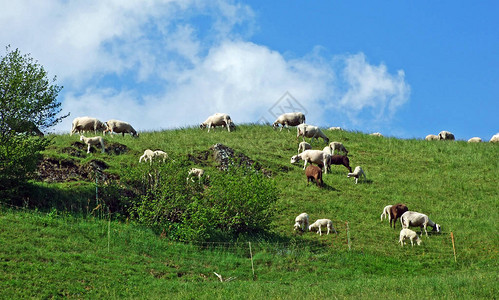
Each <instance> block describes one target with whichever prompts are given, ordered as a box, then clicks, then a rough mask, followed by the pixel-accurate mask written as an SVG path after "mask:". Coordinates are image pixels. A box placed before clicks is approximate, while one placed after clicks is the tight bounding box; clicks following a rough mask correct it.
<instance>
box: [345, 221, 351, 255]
mask: <svg viewBox="0 0 499 300" xmlns="http://www.w3.org/2000/svg"><path fill="white" fill-rule="evenodd" d="M345 225H346V227H347V241H348V251H351V250H352V246H351V245H350V230H349V228H348V222H345Z"/></svg>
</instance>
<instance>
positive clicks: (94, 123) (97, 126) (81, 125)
mask: <svg viewBox="0 0 499 300" xmlns="http://www.w3.org/2000/svg"><path fill="white" fill-rule="evenodd" d="M106 129H107V126H106V124H105V123H102V122H101V121H99V120H97V119H96V118H91V117H77V118H74V119H73V123H72V124H71V134H70V135H73V133H76V132H78V133H79V134H82V133H83V132H85V131H89V130H93V131H94V134H97V131H105V130H106Z"/></svg>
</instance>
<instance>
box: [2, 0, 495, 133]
mask: <svg viewBox="0 0 499 300" xmlns="http://www.w3.org/2000/svg"><path fill="white" fill-rule="evenodd" d="M498 11H499V3H498V2H497V1H459V2H456V1H417V2H416V1H263V0H262V1H260V0H259V1H228V0H218V1H196V0H178V1H175V0H170V1H126V0H114V1H100V0H89V1H25V0H18V1H5V0H0V26H1V28H2V31H1V32H0V41H1V42H2V44H3V45H4V46H7V45H9V44H10V45H11V47H12V48H18V49H19V50H20V51H21V52H22V53H30V54H31V56H32V57H33V58H35V59H36V60H38V62H39V63H40V64H42V65H43V66H44V67H45V69H46V70H47V71H48V72H49V76H53V75H56V76H57V83H58V84H59V85H62V86H64V89H63V90H62V92H61V93H60V95H59V101H60V102H61V103H62V108H63V112H64V113H67V112H71V116H70V117H69V118H67V120H65V121H64V122H62V123H61V124H59V125H57V126H56V127H55V128H54V130H55V131H56V132H67V131H69V129H70V127H71V125H70V124H71V120H72V119H73V118H74V117H77V116H85V115H89V116H94V117H97V118H99V119H101V120H103V121H106V120H108V119H121V120H125V121H129V122H130V123H131V124H132V125H133V126H134V127H135V128H136V129H137V130H139V131H140V130H160V129H168V128H177V127H184V126H194V125H197V124H199V123H200V122H202V121H204V120H205V119H206V117H207V116H209V115H211V114H212V113H215V112H226V113H229V114H230V115H231V117H232V119H233V120H234V121H235V123H236V124H237V123H249V122H260V121H262V120H267V121H269V122H273V121H274V119H275V116H274V114H275V113H276V110H275V109H274V110H272V108H275V107H279V108H280V109H281V110H286V109H287V108H285V107H284V106H285V105H284V103H287V102H286V101H287V100H289V99H292V102H293V103H295V104H296V105H294V108H300V109H303V110H304V111H306V116H307V123H309V124H313V125H319V126H322V127H330V126H341V127H343V128H345V129H348V130H358V131H363V132H366V133H370V132H375V131H378V132H381V133H383V134H384V135H386V136H395V137H399V138H424V137H425V136H426V135H427V134H438V132H439V131H441V130H448V131H451V132H453V133H454V134H455V135H456V138H457V139H460V140H467V139H469V138H471V137H474V136H478V137H481V138H482V139H484V140H489V139H490V137H491V136H492V135H494V134H496V133H497V132H499V121H498V118H497V111H498V108H499V104H498V102H499V101H498V100H499V92H498V90H499V59H498V54H499V30H498V28H499V18H497V12H498ZM2 55H3V54H2ZM280 99H281V100H282V99H284V100H283V101H281V102H279V100H280ZM289 109H293V108H289Z"/></svg>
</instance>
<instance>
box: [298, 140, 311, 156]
mask: <svg viewBox="0 0 499 300" xmlns="http://www.w3.org/2000/svg"><path fill="white" fill-rule="evenodd" d="M310 149H312V146H311V145H310V144H309V143H307V142H301V143H300V144H298V154H300V153H301V152H303V151H305V150H310Z"/></svg>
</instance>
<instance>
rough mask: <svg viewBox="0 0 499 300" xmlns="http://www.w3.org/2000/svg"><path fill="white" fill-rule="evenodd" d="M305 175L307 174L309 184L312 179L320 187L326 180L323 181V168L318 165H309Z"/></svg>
mask: <svg viewBox="0 0 499 300" xmlns="http://www.w3.org/2000/svg"><path fill="white" fill-rule="evenodd" d="M305 176H307V185H308V183H309V182H310V181H312V182H313V181H314V180H315V183H316V184H317V186H318V187H322V186H323V185H324V181H322V170H321V168H319V167H318V166H314V165H308V166H307V168H306V169H305Z"/></svg>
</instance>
